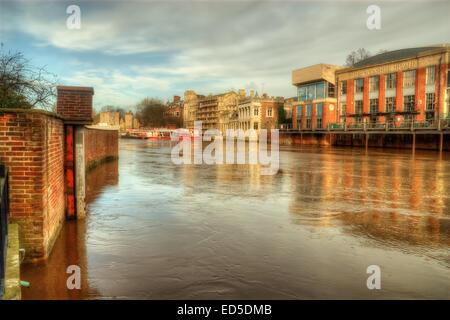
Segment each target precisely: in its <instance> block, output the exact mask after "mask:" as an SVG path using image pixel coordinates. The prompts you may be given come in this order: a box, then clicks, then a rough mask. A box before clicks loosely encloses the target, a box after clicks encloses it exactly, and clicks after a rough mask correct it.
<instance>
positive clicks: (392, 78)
mask: <svg viewBox="0 0 450 320" xmlns="http://www.w3.org/2000/svg"><path fill="white" fill-rule="evenodd" d="M396 83H397V74H396V73H389V74H387V75H386V89H395V87H396Z"/></svg>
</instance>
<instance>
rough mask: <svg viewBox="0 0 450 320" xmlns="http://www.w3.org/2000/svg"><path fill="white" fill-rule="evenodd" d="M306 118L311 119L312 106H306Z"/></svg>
mask: <svg viewBox="0 0 450 320" xmlns="http://www.w3.org/2000/svg"><path fill="white" fill-rule="evenodd" d="M306 117H307V118H311V117H312V104H307V105H306Z"/></svg>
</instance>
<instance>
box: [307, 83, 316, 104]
mask: <svg viewBox="0 0 450 320" xmlns="http://www.w3.org/2000/svg"><path fill="white" fill-rule="evenodd" d="M307 97H308V100H314V99H315V98H316V85H315V84H311V85H309V86H308V92H307Z"/></svg>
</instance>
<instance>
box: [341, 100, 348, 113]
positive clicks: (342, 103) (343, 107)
mask: <svg viewBox="0 0 450 320" xmlns="http://www.w3.org/2000/svg"><path fill="white" fill-rule="evenodd" d="M346 112H347V104H346V103H345V102H341V115H342V116H343V115H345V113H346Z"/></svg>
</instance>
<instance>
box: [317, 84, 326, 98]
mask: <svg viewBox="0 0 450 320" xmlns="http://www.w3.org/2000/svg"><path fill="white" fill-rule="evenodd" d="M323 98H325V83H324V82H321V83H318V84H317V85H316V99H323Z"/></svg>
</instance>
